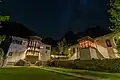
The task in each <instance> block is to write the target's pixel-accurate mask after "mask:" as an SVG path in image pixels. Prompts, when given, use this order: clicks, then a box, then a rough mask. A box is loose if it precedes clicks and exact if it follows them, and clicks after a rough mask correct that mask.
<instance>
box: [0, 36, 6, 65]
mask: <svg viewBox="0 0 120 80" xmlns="http://www.w3.org/2000/svg"><path fill="white" fill-rule="evenodd" d="M5 38H6V36H5V35H0V44H1V43H2V41H4V40H5ZM3 60H4V51H3V49H2V48H0V65H1V66H2V65H3Z"/></svg>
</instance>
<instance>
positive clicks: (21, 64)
mask: <svg viewBox="0 0 120 80" xmlns="http://www.w3.org/2000/svg"><path fill="white" fill-rule="evenodd" d="M15 66H30V62H28V61H25V60H19V61H17V62H16V63H15Z"/></svg>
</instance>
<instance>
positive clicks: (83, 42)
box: [69, 34, 120, 60]
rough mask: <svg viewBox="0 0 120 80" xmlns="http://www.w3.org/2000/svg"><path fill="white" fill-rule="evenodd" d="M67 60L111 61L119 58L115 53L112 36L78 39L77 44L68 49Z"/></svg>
mask: <svg viewBox="0 0 120 80" xmlns="http://www.w3.org/2000/svg"><path fill="white" fill-rule="evenodd" d="M69 53H70V55H69V60H74V59H81V60H90V59H93V58H94V59H105V58H108V59H113V58H120V57H119V56H118V55H117V53H116V44H115V41H114V35H112V36H110V35H109V34H108V35H104V36H100V37H96V38H90V37H86V38H84V39H80V40H79V41H78V44H76V45H73V46H71V47H70V48H69Z"/></svg>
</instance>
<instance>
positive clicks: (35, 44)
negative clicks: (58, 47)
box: [7, 36, 51, 63]
mask: <svg viewBox="0 0 120 80" xmlns="http://www.w3.org/2000/svg"><path fill="white" fill-rule="evenodd" d="M50 53H51V46H50V45H47V44H44V43H42V42H41V38H39V37H36V36H30V37H29V38H28V39H25V38H20V37H15V36H12V42H11V44H10V46H9V49H8V53H7V62H8V63H9V62H13V63H14V62H17V61H19V60H27V61H29V62H31V63H35V62H36V61H48V60H49V59H50Z"/></svg>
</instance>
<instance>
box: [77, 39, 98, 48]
mask: <svg viewBox="0 0 120 80" xmlns="http://www.w3.org/2000/svg"><path fill="white" fill-rule="evenodd" d="M79 47H80V48H88V47H94V48H96V43H94V42H92V41H90V40H80V41H79Z"/></svg>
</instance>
